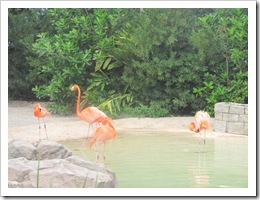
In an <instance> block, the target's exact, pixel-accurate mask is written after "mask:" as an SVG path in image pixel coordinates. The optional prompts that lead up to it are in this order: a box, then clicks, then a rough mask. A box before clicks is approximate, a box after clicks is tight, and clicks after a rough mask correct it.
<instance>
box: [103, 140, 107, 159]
mask: <svg viewBox="0 0 260 200" xmlns="http://www.w3.org/2000/svg"><path fill="white" fill-rule="evenodd" d="M105 146H106V143H105V142H104V143H103V159H104V163H105V160H106V155H105Z"/></svg>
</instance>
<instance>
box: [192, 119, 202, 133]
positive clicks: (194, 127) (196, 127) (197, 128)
mask: <svg viewBox="0 0 260 200" xmlns="http://www.w3.org/2000/svg"><path fill="white" fill-rule="evenodd" d="M189 129H190V130H191V131H194V132H195V133H198V132H199V131H200V129H199V127H198V126H197V124H196V123H195V122H191V123H190V125H189Z"/></svg>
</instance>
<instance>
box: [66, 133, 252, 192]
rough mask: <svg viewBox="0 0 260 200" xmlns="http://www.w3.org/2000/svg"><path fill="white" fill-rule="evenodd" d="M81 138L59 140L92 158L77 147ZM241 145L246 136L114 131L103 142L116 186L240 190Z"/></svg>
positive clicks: (244, 173)
mask: <svg viewBox="0 0 260 200" xmlns="http://www.w3.org/2000/svg"><path fill="white" fill-rule="evenodd" d="M82 141H83V139H80V140H70V141H62V142H61V143H62V144H64V145H65V146H67V147H68V148H69V149H70V150H72V151H73V153H74V154H75V155H78V156H81V157H83V158H85V159H89V160H92V161H95V150H94V148H93V149H91V150H89V149H88V150H86V148H85V147H84V148H83V151H80V150H79V147H80V146H81V144H82ZM93 147H94V146H93ZM247 147H248V143H247V138H246V137H232V136H230V137H229V136H228V137H217V138H214V139H210V138H208V139H207V141H206V145H204V144H203V143H201V144H199V140H198V138H196V137H194V136H192V134H191V133H170V132H164V133H162V132H150V133H149V132H136V131H135V133H133V132H128V133H126V132H124V133H121V132H119V133H118V135H117V137H116V138H115V139H114V140H113V141H108V142H107V144H106V162H105V164H106V165H107V167H108V168H110V169H111V170H112V171H114V172H115V173H116V176H117V180H118V187H121V188H196V187H201V188H221V187H227V188H238V187H239V188H246V187H248V164H247V163H248V162H247V161H248V156H247V155H248V153H247V152H248V151H247ZM101 161H102V160H101Z"/></svg>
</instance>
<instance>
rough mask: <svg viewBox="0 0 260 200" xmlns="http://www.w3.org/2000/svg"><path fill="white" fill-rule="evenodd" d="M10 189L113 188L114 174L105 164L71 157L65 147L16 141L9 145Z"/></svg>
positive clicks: (43, 142) (50, 143)
mask: <svg viewBox="0 0 260 200" xmlns="http://www.w3.org/2000/svg"><path fill="white" fill-rule="evenodd" d="M8 156H9V161H8V180H9V183H8V185H9V187H19V188H34V187H41V188H48V187H54V188H75V187H76V188H79V187H109V188H111V187H116V184H117V181H116V176H115V173H114V172H112V171H111V170H109V169H107V168H106V167H105V166H104V164H101V163H100V164H98V163H93V162H91V161H88V160H84V159H82V158H80V157H78V156H74V155H72V152H71V151H69V150H68V149H67V148H66V147H64V146H62V145H61V144H58V143H56V142H53V141H48V140H42V141H41V142H40V143H39V144H31V143H30V142H28V141H26V140H22V139H15V140H12V141H11V142H10V143H9V146H8Z"/></svg>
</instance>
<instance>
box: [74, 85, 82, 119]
mask: <svg viewBox="0 0 260 200" xmlns="http://www.w3.org/2000/svg"><path fill="white" fill-rule="evenodd" d="M75 87H76V89H77V90H78V101H77V106H76V113H77V115H78V116H79V115H80V110H79V105H80V96H81V92H80V88H79V86H78V85H76V86H75Z"/></svg>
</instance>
